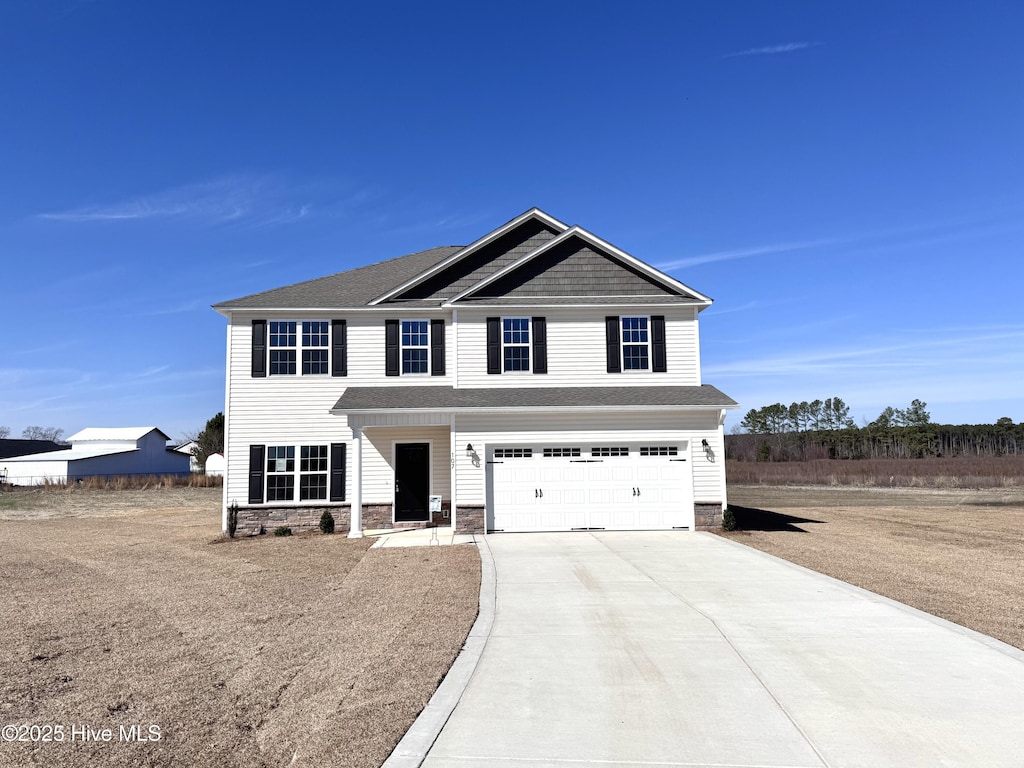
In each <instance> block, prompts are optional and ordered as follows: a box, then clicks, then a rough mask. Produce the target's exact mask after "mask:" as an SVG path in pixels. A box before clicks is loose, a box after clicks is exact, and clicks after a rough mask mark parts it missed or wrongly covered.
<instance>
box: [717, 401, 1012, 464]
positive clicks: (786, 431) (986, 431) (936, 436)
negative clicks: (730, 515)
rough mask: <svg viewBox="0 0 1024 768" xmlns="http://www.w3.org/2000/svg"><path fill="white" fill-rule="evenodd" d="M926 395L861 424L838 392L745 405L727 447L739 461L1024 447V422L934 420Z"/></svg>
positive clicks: (996, 451)
mask: <svg viewBox="0 0 1024 768" xmlns="http://www.w3.org/2000/svg"><path fill="white" fill-rule="evenodd" d="M927 407H928V404H927V403H925V402H924V401H922V400H918V399H915V400H913V401H911V403H910V405H909V406H908V407H906V408H893V407H892V406H887V407H886V408H884V409H883V410H882V412H881V413H880V414H879V415H878V418H876V419H875V420H874V421H870V422H866V423H864V424H862V425H860V426H858V425H857V424H856V423H855V422H854V420H853V419H852V418H850V408H849V406H848V405H847V404H846V403H845V402H844V401H843V399H842V398H840V397H830V398H827V399H825V400H812V401H810V402H808V401H806V400H804V401H802V402H799V403H791V404H790V405H788V406H787V405H785V404H783V403H774V404H772V405H766V406H763V407H762V408H756V409H751V410H750V411H747V413H746V415H745V416H744V417H743V420H742V421H741V422H740V423H739V425H738V431H737V432H736V433H734V434H732V435H728V436H726V452H727V455H728V457H729V458H731V459H735V460H738V461H807V460H810V459H878V458H900V459H903V458H924V457H927V456H963V455H970V456H1005V455H1019V454H1021V453H1024V424H1014V423H1013V419H1011V418H1010V417H1008V416H1004V417H1002V418H1000V419H997V420H996V422H995V424H935V423H933V422H932V420H931V414H930V413H929V412H928V410H927Z"/></svg>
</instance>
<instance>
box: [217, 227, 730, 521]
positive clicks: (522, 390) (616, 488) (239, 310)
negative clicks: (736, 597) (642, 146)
mask: <svg viewBox="0 0 1024 768" xmlns="http://www.w3.org/2000/svg"><path fill="white" fill-rule="evenodd" d="M710 304H711V300H710V299H709V298H707V297H706V296H703V295H701V294H700V293H698V292H696V291H695V290H693V289H692V288H689V287H687V286H686V285H683V284H682V283H680V282H679V281H677V280H675V279H674V278H672V277H669V276H668V275H666V274H664V273H662V272H659V271H658V270H656V269H654V268H653V267H651V266H649V265H647V264H645V263H644V262H642V261H640V260H639V259H636V258H635V257H633V256H631V255H629V254H628V253H626V252H624V251H622V250H620V249H619V248H617V247H615V246H613V245H611V244H610V243H608V242H605V241H604V240H602V239H601V238H599V237H597V236H596V235H593V234H591V233H590V232H588V231H586V230H584V229H582V228H580V227H576V226H572V227H571V226H568V225H566V224H564V223H562V222H561V221H558V220H557V219H555V218H553V217H551V216H549V215H548V214H546V213H544V212H542V211H540V210H537V209H532V210H529V211H527V212H526V213H524V214H522V215H521V216H518V217H516V218H515V219H513V220H512V221H510V222H508V223H507V224H504V225H503V226H501V227H499V228H498V229H496V230H494V231H493V232H489V233H487V234H486V235H484V236H483V237H481V238H480V239H479V240H477V241H476V242H474V243H472V244H470V245H467V246H445V247H440V248H432V249H430V250H426V251H421V252H419V253H414V254H411V255H408V256H402V257H400V258H396V259H391V260H389V261H383V262H380V263H377V264H371V265H369V266H365V267H360V268H357V269H352V270H349V271H347V272H340V273H338V274H335V275H330V276H328V277H323V278H319V279H316V280H309V281H306V282H303V283H297V284H295V285H289V286H286V287H283V288H276V289H273V290H269V291H265V292H263V293H257V294H254V295H252V296H246V297H244V298H240V299H234V300H232V301H226V302H223V303H221V304H217V305H215V306H214V309H216V310H217V311H218V312H220V313H221V314H223V315H224V316H225V317H227V319H228V329H227V330H228V333H227V392H226V403H225V408H224V413H225V417H226V429H225V457H226V477H225V483H224V515H225V518H224V520H225V527H226V524H227V509H228V507H229V506H230V505H232V504H237V505H238V508H239V514H238V527H239V530H240V531H243V532H254V531H257V530H259V529H260V528H261V527H264V528H266V529H269V528H271V527H276V526H278V525H290V526H292V527H299V528H304V527H313V526H315V525H316V524H317V522H318V521H319V518H320V515H321V514H322V512H323V510H324V509H328V510H331V512H332V514H334V516H335V519H336V520H337V522H338V525H339V527H341V528H344V527H345V526H346V525H348V526H349V535H350V536H361V535H362V532H363V530H364V529H386V528H394V527H403V526H429V525H452V526H454V528H455V530H456V531H461V532H485V531H486V532H492V531H568V530H577V529H579V530H588V529H590V530H592V529H608V530H616V529H617V530H627V529H677V528H678V529H690V530H694V529H706V528H714V527H719V526H720V525H721V521H722V511H723V508H724V506H725V503H726V489H725V462H724V438H723V428H722V425H723V422H724V420H725V414H726V410H727V409H730V408H735V407H737V404H736V403H735V402H734V401H733V400H731V399H730V398H729V397H727V396H726V395H724V394H722V393H721V392H720V391H718V390H717V389H715V388H714V387H712V386H710V385H707V384H703V383H702V382H701V375H700V344H699V340H698V315H699V314H700V312H701V310H703V309H705V308H707V307H708V306H710ZM432 497H433V498H432ZM437 497H440V498H439V499H438V498H437Z"/></svg>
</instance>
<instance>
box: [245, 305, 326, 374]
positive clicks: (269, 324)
mask: <svg viewBox="0 0 1024 768" xmlns="http://www.w3.org/2000/svg"><path fill="white" fill-rule="evenodd" d="M255 322H256V321H253V324H254V326H255ZM264 322H265V323H266V325H265V331H264V332H263V333H264V336H263V344H262V345H256V344H255V339H254V348H253V358H254V360H255V357H256V355H257V354H260V355H261V356H262V355H266V358H265V359H266V363H265V371H266V373H265V374H254V375H257V376H260V377H262V376H264V375H265V376H267V377H270V376H292V377H299V376H313V377H317V378H319V377H329V376H331V375H332V371H333V369H332V365H333V363H334V356H335V353H334V349H333V348H332V346H333V335H334V333H335V328H336V326H335V321H332V320H329V319H326V320H325V319H306V320H296V319H292V318H280V319H268V320H266V321H264ZM276 323H294V324H295V331H294V334H292V333H291V332H289V333H288V335H289V336H290V335H294V336H295V344H294V345H284V346H275V345H273V344H272V343H271V338H272V336H273V335H275V334H272V333H271V329H272V328H273V327H274V324H276ZM305 323H321V324H323V325H324V326H325V328H324V329H323V331H322V332H318V333H317V334H316V335H317V336H324V335H326V337H327V343H326V344H317V345H312V344H311V345H309V346H306V345H305V344H303V343H302V337H303V324H305ZM277 335H280V334H277ZM306 335H310V334H306ZM260 346H262V349H259V347H260ZM314 350H316V351H323V352H326V353H327V355H326V360H324V361H323V363H318V364H321V365H323V367H324V372H323V373H303V372H302V369H303V365H304V364H305V362H304V360H303V357H304V353H305V352H307V351H310V352H311V351H314ZM275 351H278V352H294V353H295V360H294V361H289V363H290V364H294V366H295V373H280V372H278V373H275V372H274V370H273V367H274V363H273V362H272V361H271V358H272V357H273V354H274V352H275ZM278 365H280V363H278ZM253 370H254V371H255V370H256V368H255V367H254V369H253Z"/></svg>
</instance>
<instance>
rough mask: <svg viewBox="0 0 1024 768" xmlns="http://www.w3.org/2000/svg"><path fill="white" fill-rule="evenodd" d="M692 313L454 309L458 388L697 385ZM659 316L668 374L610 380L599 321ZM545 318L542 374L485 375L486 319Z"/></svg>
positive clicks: (681, 310) (666, 309)
mask: <svg viewBox="0 0 1024 768" xmlns="http://www.w3.org/2000/svg"><path fill="white" fill-rule="evenodd" d="M696 313H697V310H696V309H695V308H693V307H678V308H676V307H658V308H657V309H653V310H649V311H648V310H643V309H642V308H637V307H634V308H631V309H621V308H615V307H608V308H604V307H599V308H573V309H561V308H531V309H512V308H500V309H497V308H492V309H489V310H484V309H475V308H474V309H465V308H460V309H459V325H458V328H457V333H458V349H459V360H458V365H459V386H460V387H467V388H473V387H530V386H535V387H552V386H555V387H557V386H573V387H579V386H588V385H592V386H608V385H609V384H614V385H616V386H624V387H628V386H650V385H652V384H661V385H664V386H692V385H698V384H700V359H699V356H698V351H697V320H696ZM630 314H642V315H647V316H650V315H664V316H665V337H666V352H667V363H668V370H667V372H666V373H651V372H636V373H617V374H610V373H608V370H607V360H606V350H605V328H604V319H605V317H606V316H609V315H630ZM497 316H501V317H533V316H538V317H546V318H547V363H548V372H547V373H546V374H543V375H535V374H528V373H518V372H517V373H502V374H500V375H494V374H491V375H488V373H487V318H488V317H497Z"/></svg>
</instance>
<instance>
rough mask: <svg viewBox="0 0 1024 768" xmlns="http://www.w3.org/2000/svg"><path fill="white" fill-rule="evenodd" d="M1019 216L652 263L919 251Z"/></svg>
mask: <svg viewBox="0 0 1024 768" xmlns="http://www.w3.org/2000/svg"><path fill="white" fill-rule="evenodd" d="M1020 214H1021V212H1020V210H1016V209H1014V210H1006V211H995V212H993V213H991V214H982V215H972V216H965V217H963V218H961V219H957V220H945V221H941V222H927V223H923V224H915V225H912V226H906V227H893V228H891V229H879V230H875V231H867V232H861V233H858V234H852V235H841V236H835V237H822V238H817V239H814V240H788V241H784V242H780V243H769V244H768V245H757V246H751V247H748V248H736V249H730V250H726V251H713V252H711V253H700V254H697V255H695V256H686V257H684V258H681V259H674V260H672V261H666V262H662V263H659V264H655V267H657V268H658V269H661V270H664V271H668V270H672V269H681V268H684V267H693V266H697V265H700V264H712V263H714V262H718V261H731V260H733V259H747V258H752V257H756V256H771V255H775V254H783V253H792V252H795V251H805V250H811V249H814V248H823V247H828V248H831V249H833V252H840V251H841V252H843V253H849V252H853V251H855V252H856V253H857V254H859V255H861V256H864V255H869V254H878V253H886V252H889V251H893V250H900V249H906V248H919V247H922V246H931V245H940V244H943V243H949V242H956V241H960V240H966V239H972V238H978V237H987V236H992V235H1001V234H1007V233H1012V232H1019V231H1020V230H1021V229H1024V223H1022V221H1021V215H1020Z"/></svg>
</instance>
